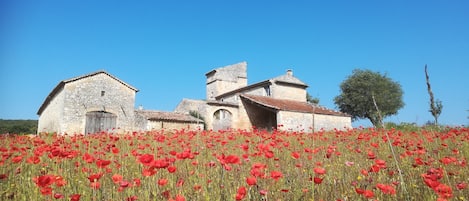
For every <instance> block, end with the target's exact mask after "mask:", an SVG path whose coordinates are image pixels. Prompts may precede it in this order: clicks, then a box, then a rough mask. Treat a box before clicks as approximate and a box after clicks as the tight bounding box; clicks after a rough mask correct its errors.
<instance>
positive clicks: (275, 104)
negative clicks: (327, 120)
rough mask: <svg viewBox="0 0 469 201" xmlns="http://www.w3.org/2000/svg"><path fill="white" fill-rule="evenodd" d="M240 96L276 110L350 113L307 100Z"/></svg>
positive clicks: (339, 114) (340, 114) (328, 113)
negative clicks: (320, 105)
mask: <svg viewBox="0 0 469 201" xmlns="http://www.w3.org/2000/svg"><path fill="white" fill-rule="evenodd" d="M240 97H241V98H242V99H244V100H247V101H250V102H252V103H254V104H258V105H260V106H262V107H267V108H269V109H272V110H276V111H279V110H280V111H291V112H302V113H314V114H324V115H333V116H345V117H348V116H350V115H348V114H345V113H342V112H338V111H334V110H330V109H327V108H324V107H319V106H314V105H311V104H309V103H307V102H301V101H293V100H286V99H276V98H272V97H267V96H256V95H249V94H241V95H240Z"/></svg>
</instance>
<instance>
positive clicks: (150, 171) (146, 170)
mask: <svg viewBox="0 0 469 201" xmlns="http://www.w3.org/2000/svg"><path fill="white" fill-rule="evenodd" d="M154 174H156V170H155V169H153V168H144V169H143V170H142V175H143V176H145V177H149V176H153V175H154Z"/></svg>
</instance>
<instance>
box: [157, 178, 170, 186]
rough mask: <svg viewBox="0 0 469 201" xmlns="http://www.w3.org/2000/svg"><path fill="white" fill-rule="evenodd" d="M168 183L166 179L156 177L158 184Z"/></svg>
mask: <svg viewBox="0 0 469 201" xmlns="http://www.w3.org/2000/svg"><path fill="white" fill-rule="evenodd" d="M167 183H168V180H167V179H158V185H160V186H164V185H166V184H167Z"/></svg>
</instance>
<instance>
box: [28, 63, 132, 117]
mask: <svg viewBox="0 0 469 201" xmlns="http://www.w3.org/2000/svg"><path fill="white" fill-rule="evenodd" d="M98 74H106V75H107V76H109V77H111V78H112V79H114V80H116V81H118V82H119V83H121V84H123V85H124V86H126V87H128V88H129V89H132V90H134V91H135V92H138V89H137V88H135V87H133V86H131V85H129V84H127V83H125V82H124V81H122V80H120V79H118V78H117V77H115V76H113V75H111V74H109V73H107V72H106V71H104V70H100V71H96V72H93V73H89V74H86V75H82V76H78V77H74V78H70V79H66V80H62V81H60V82H59V84H57V86H56V87H55V88H54V89H53V90H52V91H51V92H50V93H49V95H48V96H47V97H46V99H45V100H44V102H43V103H42V105H41V107H40V108H39V110H38V111H37V114H38V115H41V114H42V112H43V111H44V109H46V107H47V105H49V103H50V101H51V100H52V99H53V98H54V97H55V96H56V95H57V93H58V92H60V90H62V89H63V87H64V86H65V84H67V83H71V82H74V81H77V80H81V79H84V78H87V77H92V76H95V75H98Z"/></svg>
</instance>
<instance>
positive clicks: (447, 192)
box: [434, 184, 453, 199]
mask: <svg viewBox="0 0 469 201" xmlns="http://www.w3.org/2000/svg"><path fill="white" fill-rule="evenodd" d="M434 190H435V192H436V193H437V194H438V196H439V197H440V198H445V199H447V198H451V197H453V190H452V189H451V187H449V186H448V185H446V184H440V185H438V186H437V187H436V188H435V189H434Z"/></svg>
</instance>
